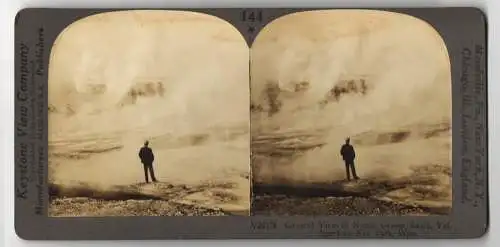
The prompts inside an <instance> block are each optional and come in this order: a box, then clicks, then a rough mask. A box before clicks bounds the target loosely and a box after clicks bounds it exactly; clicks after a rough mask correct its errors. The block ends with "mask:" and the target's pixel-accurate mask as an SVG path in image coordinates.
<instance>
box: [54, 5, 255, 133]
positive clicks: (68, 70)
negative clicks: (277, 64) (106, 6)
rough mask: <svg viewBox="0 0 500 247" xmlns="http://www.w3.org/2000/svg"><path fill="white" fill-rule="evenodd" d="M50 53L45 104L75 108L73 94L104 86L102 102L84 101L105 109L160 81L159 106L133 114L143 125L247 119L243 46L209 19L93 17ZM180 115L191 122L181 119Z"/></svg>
mask: <svg viewBox="0 0 500 247" xmlns="http://www.w3.org/2000/svg"><path fill="white" fill-rule="evenodd" d="M51 55H52V56H51V61H50V71H49V90H50V91H49V102H50V103H52V104H55V105H57V106H58V107H60V106H64V105H66V104H74V105H77V104H82V102H81V101H82V97H80V96H75V95H78V94H77V93H76V92H80V93H81V92H85V88H86V87H85V86H86V85H88V84H103V85H106V87H107V91H106V93H105V95H104V96H103V97H100V98H92V101H90V102H88V103H87V105H90V106H89V107H93V108H99V107H101V108H105V107H113V106H115V105H116V104H117V102H119V101H120V100H121V99H122V98H123V97H124V96H125V95H126V93H127V92H128V90H129V89H130V88H131V86H132V85H134V84H136V83H140V82H148V81H151V82H157V81H159V82H163V83H164V84H165V89H166V97H165V98H166V100H165V101H161V102H156V103H155V104H150V105H148V106H144V107H146V108H142V110H141V109H139V108H138V112H136V113H133V114H136V115H137V119H139V120H140V119H143V122H148V121H152V120H151V118H152V117H154V116H158V115H170V116H174V115H177V116H180V117H179V120H178V121H177V124H178V125H189V124H202V123H205V124H207V125H209V122H210V121H224V119H226V120H229V119H230V118H233V119H232V120H235V121H237V120H238V119H239V121H242V120H245V119H246V118H247V117H248V116H247V115H245V114H247V112H246V111H245V110H246V109H247V106H248V56H249V50H248V47H247V45H246V42H245V40H244V39H243V37H242V36H241V34H240V33H239V32H238V31H237V30H236V28H234V27H233V26H232V25H230V24H229V23H227V22H225V21H223V20H221V19H218V18H216V17H213V16H209V15H205V14H197V13H187V12H174V11H160V10H158V11H121V12H113V13H104V14H99V15H94V16H90V17H87V18H84V19H81V20H78V21H77V22H75V23H73V24H72V25H70V26H69V27H68V28H66V29H65V30H64V31H63V32H62V33H61V34H60V36H59V37H58V39H57V40H56V42H55V44H54V48H53V50H52V54H51ZM228 100H231V101H232V103H231V104H228V103H227V101H228ZM77 101H78V102H77ZM167 106H168V107H167ZM145 109H147V110H145ZM187 113H189V117H190V118H191V120H187V119H182V118H183V117H186V116H187V115H186V114H187ZM133 114H132V115H133ZM210 114H212V115H210ZM116 117H119V116H116ZM103 121H104V120H103Z"/></svg>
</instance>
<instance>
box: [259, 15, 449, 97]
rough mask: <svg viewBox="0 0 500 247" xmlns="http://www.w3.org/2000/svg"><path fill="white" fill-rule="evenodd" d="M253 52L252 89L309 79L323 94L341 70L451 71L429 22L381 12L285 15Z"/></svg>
mask: <svg viewBox="0 0 500 247" xmlns="http://www.w3.org/2000/svg"><path fill="white" fill-rule="evenodd" d="M251 54H252V62H253V63H252V70H251V71H252V89H254V88H261V87H262V85H264V83H265V82H266V81H276V82H279V83H280V84H281V86H283V87H286V86H287V84H288V83H290V82H296V81H301V80H305V81H309V82H310V83H312V84H313V85H315V86H316V87H315V88H316V89H318V90H319V91H320V92H321V93H324V92H325V89H327V88H331V86H332V84H333V83H334V82H335V80H336V79H337V78H338V77H339V76H341V75H349V74H368V75H383V74H387V75H388V74H389V73H388V72H391V71H394V70H398V71H399V72H398V74H399V75H401V76H403V75H404V76H405V77H408V76H411V77H413V79H412V80H420V81H421V83H420V84H426V83H427V82H428V81H429V80H431V77H433V76H434V75H435V73H436V72H438V71H439V70H445V71H446V70H447V72H448V73H449V60H448V56H447V52H446V48H445V47H444V43H443V41H442V40H441V37H440V36H439V35H438V34H437V32H436V31H435V30H434V29H433V28H432V27H431V26H430V25H428V24H427V23H425V22H424V21H421V20H419V19H416V18H414V17H410V16H407V15H402V14H397V13H390V12H382V11H369V10H327V11H309V12H302V13H296V14H292V15H287V16H284V17H281V18H278V19H277V20H275V21H273V22H271V23H270V24H268V25H267V26H266V27H265V28H264V29H263V30H262V31H261V32H260V33H259V35H258V36H257V38H256V40H255V42H254V44H253V46H252V53H251ZM399 75H398V76H399ZM392 76H393V77H394V76H396V74H392ZM406 84H409V83H406ZM318 86H320V87H318ZM257 91H258V90H255V92H257ZM254 96H255V97H256V96H257V95H254Z"/></svg>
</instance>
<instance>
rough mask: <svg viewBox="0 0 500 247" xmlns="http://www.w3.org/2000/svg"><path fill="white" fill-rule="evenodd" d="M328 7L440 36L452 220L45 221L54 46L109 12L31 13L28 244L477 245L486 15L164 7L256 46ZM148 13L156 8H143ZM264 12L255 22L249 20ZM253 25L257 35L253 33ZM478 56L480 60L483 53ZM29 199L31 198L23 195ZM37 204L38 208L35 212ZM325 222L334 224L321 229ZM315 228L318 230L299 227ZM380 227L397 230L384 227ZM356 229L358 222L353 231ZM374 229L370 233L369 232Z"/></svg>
mask: <svg viewBox="0 0 500 247" xmlns="http://www.w3.org/2000/svg"><path fill="white" fill-rule="evenodd" d="M328 9H332V10H333V9H371V10H382V11H390V12H397V13H403V14H408V15H411V16H414V17H417V18H419V19H421V20H424V21H426V22H427V23H429V24H430V25H432V26H433V27H434V28H435V29H436V31H437V32H438V33H439V34H440V35H441V37H442V38H443V40H444V42H445V44H446V46H447V48H448V52H449V56H450V61H451V70H452V85H453V86H452V95H453V97H452V113H453V116H452V130H453V131H452V143H453V144H452V163H453V168H452V173H453V182H452V183H453V213H452V215H450V216H428V217H418V216H417V217H413V216H404V217H388V216H380V217H378V216H350V217H347V216H315V217H305V216H294V217H264V216H248V217H243V216H223V217H195V216H192V217H106V218H97V217H85V218H84V217H75V218H53V217H48V216H47V212H46V211H47V208H48V205H47V204H48V191H47V190H48V189H47V186H46V181H47V164H48V161H47V158H46V157H47V148H48V141H47V130H48V128H47V127H48V123H47V111H48V103H47V69H48V61H49V56H50V47H51V46H52V44H53V42H54V40H55V38H56V37H57V36H58V35H59V33H60V32H61V31H62V30H63V29H64V28H65V27H67V26H68V25H69V24H71V23H72V22H74V21H76V20H78V19H81V18H83V17H86V16H90V15H93V14H97V13H102V12H109V11H124V10H140V9H138V8H123V9H120V8H113V9H111V8H109V9H48V8H26V9H22V10H21V11H19V12H18V14H17V15H16V18H15V92H14V93H15V96H16V100H15V129H14V131H15V144H14V145H15V163H14V165H15V188H14V189H15V229H16V233H17V235H18V236H19V237H20V238H22V239H25V240H144V239H300V238H331V239H336V238H344V239H350V238H477V237H481V236H482V235H484V234H485V233H486V232H487V229H488V227H489V200H488V196H489V190H488V115H487V114H488V101H487V78H486V75H487V59H486V58H487V57H486V55H487V43H486V36H487V31H486V25H487V17H486V15H485V14H484V13H483V12H482V11H481V10H480V9H478V8H473V7H453V8H254V9H241V8H214V9H188V8H185V9H183V8H169V9H167V8H165V9H154V10H179V11H192V12H199V13H205V14H210V15H213V16H216V17H219V18H221V19H224V20H226V21H228V22H229V23H231V24H232V25H233V26H235V27H236V28H237V29H238V30H239V31H240V32H241V33H242V35H243V36H244V37H245V40H246V41H247V43H248V44H251V43H252V42H253V40H254V38H255V36H256V35H257V34H258V33H259V31H260V30H261V29H262V28H263V27H264V26H265V25H267V24H268V23H270V22H271V21H272V20H274V19H276V18H279V17H282V16H284V15H287V14H291V13H296V12H302V11H313V10H328ZM142 10H151V8H144V9H142ZM244 12H245V13H257V14H258V13H261V14H262V16H263V18H262V19H259V18H257V20H255V19H254V20H248V18H246V19H242V16H243V13H244ZM251 28H253V29H254V30H253V31H250V30H249V29H251ZM480 51H482V54H479V53H480ZM24 196H26V197H25V198H24ZM37 205H38V206H37ZM320 222H329V223H331V224H336V225H338V227H339V228H338V229H336V230H328V231H327V230H325V229H321V228H320V227H318V226H320ZM301 223H302V224H309V223H310V224H312V225H314V226H315V227H314V228H313V229H309V228H307V229H304V228H300V227H297V226H298V225H300V224H301ZM382 224H388V225H391V226H393V227H392V228H390V229H382V226H383V225H382ZM356 225H362V226H360V227H355V226H356ZM372 226H373V227H372Z"/></svg>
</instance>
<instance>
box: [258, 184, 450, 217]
mask: <svg viewBox="0 0 500 247" xmlns="http://www.w3.org/2000/svg"><path fill="white" fill-rule="evenodd" d="M370 192H371V191H366V190H361V191H346V190H343V189H339V188H336V187H330V186H328V187H319V186H317V187H313V188H309V187H302V188H301V187H289V186H268V185H256V186H254V193H253V196H252V206H251V214H252V215H265V216H277V215H279V216H296V215H315V216H319V215H335V216H360V215H365V216H403V215H409V216H410V215H411V216H419V215H420V216H426V215H447V214H449V213H450V211H451V208H450V207H447V206H434V207H431V206H423V205H419V204H414V205H411V204H408V203H406V204H405V203H399V202H395V201H388V200H382V199H379V198H377V197H374V196H373V195H372V194H371V193H370Z"/></svg>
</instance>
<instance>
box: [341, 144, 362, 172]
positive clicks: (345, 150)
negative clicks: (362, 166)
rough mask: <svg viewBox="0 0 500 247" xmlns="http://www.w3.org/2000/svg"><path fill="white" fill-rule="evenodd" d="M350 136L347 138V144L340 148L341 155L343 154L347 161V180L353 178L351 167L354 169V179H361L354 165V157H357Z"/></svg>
mask: <svg viewBox="0 0 500 247" xmlns="http://www.w3.org/2000/svg"><path fill="white" fill-rule="evenodd" d="M350 140H351V139H350V138H349V137H348V138H347V139H346V140H345V144H344V145H342V148H341V149H340V155H342V159H344V162H345V170H346V174H347V180H349V181H350V180H351V173H350V172H349V169H351V170H352V176H353V177H354V179H356V180H357V179H359V177H358V175H356V168H355V167H354V159H355V158H356V152H355V151H354V147H353V146H352V145H351V144H349V142H350Z"/></svg>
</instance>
